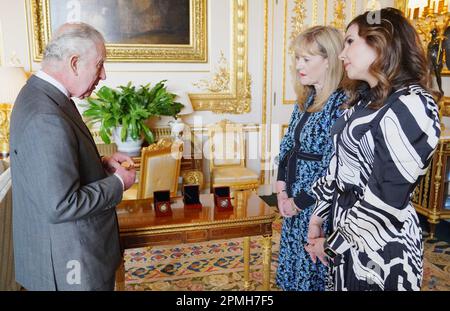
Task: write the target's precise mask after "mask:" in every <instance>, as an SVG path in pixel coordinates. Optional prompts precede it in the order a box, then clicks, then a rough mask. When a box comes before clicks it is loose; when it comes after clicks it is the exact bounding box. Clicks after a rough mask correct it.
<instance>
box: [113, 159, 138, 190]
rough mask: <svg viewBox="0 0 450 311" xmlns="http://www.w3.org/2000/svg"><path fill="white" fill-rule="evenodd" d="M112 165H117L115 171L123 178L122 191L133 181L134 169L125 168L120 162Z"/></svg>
mask: <svg viewBox="0 0 450 311" xmlns="http://www.w3.org/2000/svg"><path fill="white" fill-rule="evenodd" d="M114 165H117V166H116V167H115V170H116V171H115V173H116V174H117V175H119V176H120V177H121V178H122V180H123V187H124V189H123V190H124V191H125V190H127V189H129V188H131V186H133V184H134V181H135V180H136V169H134V168H130V169H126V168H124V167H123V166H121V165H120V164H117V162H115V163H114Z"/></svg>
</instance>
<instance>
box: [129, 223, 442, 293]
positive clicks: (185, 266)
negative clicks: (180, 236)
mask: <svg viewBox="0 0 450 311" xmlns="http://www.w3.org/2000/svg"><path fill="white" fill-rule="evenodd" d="M280 229H281V220H277V221H276V222H274V224H273V238H272V270H271V271H272V273H271V289H272V290H279V289H278V288H277V287H276V285H275V284H274V277H275V271H276V268H277V264H278V262H277V258H278V249H279V240H280ZM424 239H425V261H424V282H423V288H422V289H423V290H425V291H429V290H439V291H441V290H450V244H449V243H448V242H443V241H437V240H430V239H429V238H428V235H427V234H426V233H425V235H424ZM259 241H260V238H258V237H254V238H252V240H251V244H250V253H251V255H250V269H251V271H250V279H251V280H252V282H251V287H250V290H262V270H261V267H262V252H261V247H260V243H259ZM242 244H243V242H242V239H241V238H238V239H232V240H217V241H211V242H203V243H196V244H193V243H191V244H184V245H176V246H173V245H172V246H159V247H154V248H151V249H150V248H135V249H129V250H126V252H125V269H126V279H125V280H126V285H125V286H126V290H133V291H145V290H159V291H170V290H177V291H203V290H239V291H240V290H243V260H242Z"/></svg>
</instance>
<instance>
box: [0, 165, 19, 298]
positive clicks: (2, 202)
mask: <svg viewBox="0 0 450 311" xmlns="http://www.w3.org/2000/svg"><path fill="white" fill-rule="evenodd" d="M19 289H20V286H19V285H18V284H17V283H16V282H15V279H14V258H13V241H12V195H11V170H10V168H9V163H8V162H7V161H5V160H1V161H0V290H19Z"/></svg>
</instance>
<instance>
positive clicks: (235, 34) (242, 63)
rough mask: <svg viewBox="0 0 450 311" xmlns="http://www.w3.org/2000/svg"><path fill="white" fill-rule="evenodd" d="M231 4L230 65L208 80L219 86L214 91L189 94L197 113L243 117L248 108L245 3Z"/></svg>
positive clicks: (235, 0) (243, 0)
mask: <svg viewBox="0 0 450 311" xmlns="http://www.w3.org/2000/svg"><path fill="white" fill-rule="evenodd" d="M229 1H230V4H231V21H230V22H231V32H232V38H231V40H232V41H231V44H232V48H231V51H232V55H231V56H230V58H231V59H232V65H231V66H228V64H226V65H225V66H224V70H221V71H219V72H217V73H215V74H214V75H213V76H212V77H211V81H210V84H211V85H214V84H216V83H215V81H226V82H225V83H223V84H222V83H221V84H220V87H218V89H217V90H212V89H208V91H209V92H206V93H189V97H190V99H191V102H192V106H193V107H194V110H196V111H212V112H214V113H231V114H243V113H248V112H250V110H251V109H250V108H251V83H252V81H251V76H250V74H249V72H248V29H247V27H248V0H229Z"/></svg>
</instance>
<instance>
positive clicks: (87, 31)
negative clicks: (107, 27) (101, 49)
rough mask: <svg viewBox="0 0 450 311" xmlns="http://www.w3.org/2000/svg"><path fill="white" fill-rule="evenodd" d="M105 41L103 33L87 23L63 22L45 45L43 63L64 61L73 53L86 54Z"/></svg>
mask: <svg viewBox="0 0 450 311" xmlns="http://www.w3.org/2000/svg"><path fill="white" fill-rule="evenodd" d="M104 42H105V39H104V38H103V36H102V34H101V33H100V32H98V31H97V30H96V29H95V28H94V27H92V26H90V25H88V24H86V23H66V24H63V25H62V26H61V27H59V28H58V30H57V31H56V32H55V34H54V35H53V37H52V39H51V40H50V42H49V43H48V44H47V46H46V47H45V51H44V59H43V65H45V63H48V62H53V61H62V60H64V59H66V58H67V57H69V56H71V55H73V54H78V55H79V56H80V57H82V56H86V55H87V54H88V53H91V52H92V51H93V50H95V46H96V44H98V43H103V44H104Z"/></svg>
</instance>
